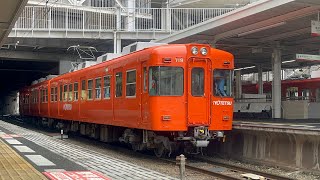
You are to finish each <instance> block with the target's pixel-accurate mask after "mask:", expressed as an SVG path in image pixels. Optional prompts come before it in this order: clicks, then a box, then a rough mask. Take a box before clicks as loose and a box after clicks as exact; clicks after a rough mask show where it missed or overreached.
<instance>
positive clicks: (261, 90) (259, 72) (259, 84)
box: [257, 65, 263, 94]
mask: <svg viewBox="0 0 320 180" xmlns="http://www.w3.org/2000/svg"><path fill="white" fill-rule="evenodd" d="M257 68H258V86H259V94H263V81H262V66H261V65H258V66H257Z"/></svg>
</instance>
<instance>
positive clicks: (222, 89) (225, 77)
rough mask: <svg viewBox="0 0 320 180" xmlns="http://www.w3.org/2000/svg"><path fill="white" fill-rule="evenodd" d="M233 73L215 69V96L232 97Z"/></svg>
mask: <svg viewBox="0 0 320 180" xmlns="http://www.w3.org/2000/svg"><path fill="white" fill-rule="evenodd" d="M231 82H232V71H231V70H226V69H215V70H214V71H213V88H212V89H213V94H214V95H215V96H226V97H228V96H229V97H230V96H231V89H232V88H231Z"/></svg>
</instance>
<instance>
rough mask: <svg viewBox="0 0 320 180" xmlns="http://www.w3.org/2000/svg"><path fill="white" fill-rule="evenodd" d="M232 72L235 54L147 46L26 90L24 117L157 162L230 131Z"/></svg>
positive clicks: (185, 46)
mask: <svg viewBox="0 0 320 180" xmlns="http://www.w3.org/2000/svg"><path fill="white" fill-rule="evenodd" d="M233 68H234V62H233V55H232V54H230V53H228V52H225V51H221V50H218V49H214V48H211V47H210V46H208V45H202V44H176V45H162V46H156V47H150V48H145V49H143V50H139V51H136V52H133V53H130V54H127V55H124V56H121V57H118V58H115V59H113V60H110V61H104V62H102V63H99V64H97V65H94V66H91V67H88V68H84V69H81V70H78V71H74V72H70V73H67V74H64V75H60V76H58V77H55V78H53V79H50V80H47V81H44V82H41V83H39V84H37V85H33V86H30V87H26V88H24V89H22V90H21V91H20V96H21V97H23V98H25V99H28V98H29V99H28V101H27V100H24V101H22V102H23V103H22V105H21V106H22V107H23V109H22V110H21V112H20V113H21V114H22V115H27V116H33V117H35V118H38V121H40V122H41V123H42V124H46V125H48V126H51V127H59V128H62V129H64V130H65V131H76V132H80V133H81V134H83V135H88V136H90V137H93V138H97V139H100V140H101V141H104V142H112V141H117V140H119V141H121V142H124V143H127V144H130V145H131V146H132V148H133V149H134V150H144V149H153V150H154V152H155V154H156V155H157V156H159V157H160V156H163V155H165V154H171V153H172V152H173V151H174V150H176V149H180V148H181V147H182V148H183V149H184V150H185V151H188V152H192V151H194V150H196V152H198V150H199V149H201V148H202V147H207V146H208V143H209V142H210V141H211V140H214V139H217V138H223V137H224V131H226V130H231V128H232V119H233V98H232V94H231V89H232V87H231V85H232V74H233V73H232V71H233ZM28 93H29V94H30V93H31V94H35V93H37V94H39V96H37V95H34V96H27V94H28ZM37 97H38V98H39V99H40V101H36V98H37ZM42 100H43V101H42ZM27 107H29V112H27V111H26V110H27V109H28V108H27Z"/></svg>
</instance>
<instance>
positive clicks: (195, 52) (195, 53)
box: [191, 46, 199, 55]
mask: <svg viewBox="0 0 320 180" xmlns="http://www.w3.org/2000/svg"><path fill="white" fill-rule="evenodd" d="M198 52H199V50H198V48H197V47H196V46H194V47H192V48H191V53H192V54H193V55H197V54H198Z"/></svg>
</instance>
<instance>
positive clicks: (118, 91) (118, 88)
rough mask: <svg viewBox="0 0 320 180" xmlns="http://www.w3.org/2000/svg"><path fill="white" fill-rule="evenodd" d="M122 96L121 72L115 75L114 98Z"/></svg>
mask: <svg viewBox="0 0 320 180" xmlns="http://www.w3.org/2000/svg"><path fill="white" fill-rule="evenodd" d="M121 96H122V72H118V73H116V97H121Z"/></svg>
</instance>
